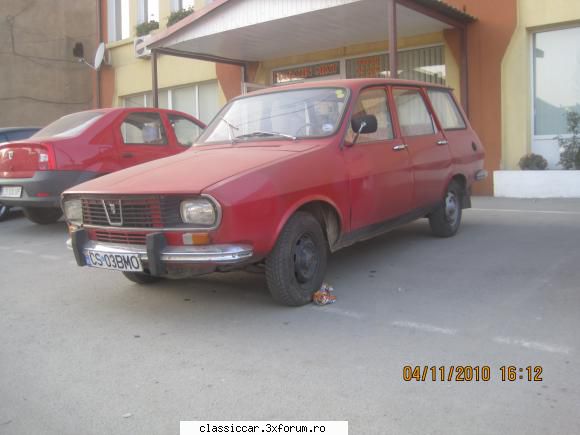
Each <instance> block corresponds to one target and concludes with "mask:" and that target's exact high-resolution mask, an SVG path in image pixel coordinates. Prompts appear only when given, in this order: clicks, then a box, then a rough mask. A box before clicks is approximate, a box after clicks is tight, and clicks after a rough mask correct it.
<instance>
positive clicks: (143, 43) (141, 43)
mask: <svg viewBox="0 0 580 435" xmlns="http://www.w3.org/2000/svg"><path fill="white" fill-rule="evenodd" d="M149 39H151V35H145V36H138V37H137V38H135V39H134V40H133V48H134V50H135V57H137V58H140V59H144V58H148V57H151V50H149V49H148V48H147V43H148V42H149Z"/></svg>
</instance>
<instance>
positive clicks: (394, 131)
mask: <svg viewBox="0 0 580 435" xmlns="http://www.w3.org/2000/svg"><path fill="white" fill-rule="evenodd" d="M389 88H390V86H388V85H370V86H365V87H364V88H361V89H360V90H359V92H358V95H357V97H356V99H353V102H352V107H351V109H350V114H349V116H348V125H347V126H346V130H345V133H344V141H345V142H348V143H350V142H349V141H348V139H347V137H348V134H349V131H350V130H351V126H352V117H353V115H354V109H355V108H356V105H357V103H358V101H359V98H360V97H361V95H363V94H364V93H365V92H367V91H373V90H382V91H383V92H384V93H385V104H386V106H387V115H388V117H389V121H390V123H391V133H392V135H393V137H391V138H385V139H376V140H372V141H368V142H361V141H360V137H362V135H361V136H360V137H359V139H358V140H357V143H356V145H357V146H358V145H359V144H360V145H369V144H375V143H377V142H388V141H393V140H395V139H397V137H398V131H397V126H395V121H394V118H393V115H392V110H391V109H392V107H391V96H390V89H389Z"/></svg>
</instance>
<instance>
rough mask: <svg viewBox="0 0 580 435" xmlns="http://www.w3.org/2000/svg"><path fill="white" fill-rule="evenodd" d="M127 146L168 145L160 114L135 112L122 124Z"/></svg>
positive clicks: (122, 132) (124, 140)
mask: <svg viewBox="0 0 580 435" xmlns="http://www.w3.org/2000/svg"><path fill="white" fill-rule="evenodd" d="M121 134H122V135H123V142H124V143H125V144H145V145H166V144H167V135H166V134H165V128H164V127H163V122H162V121H161V116H160V115H159V113H151V112H134V113H131V114H129V115H127V117H126V118H125V120H124V121H123V124H121Z"/></svg>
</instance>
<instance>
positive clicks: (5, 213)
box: [0, 202, 10, 222]
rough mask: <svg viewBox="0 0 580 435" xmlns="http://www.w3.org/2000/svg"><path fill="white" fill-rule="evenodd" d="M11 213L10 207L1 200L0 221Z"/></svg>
mask: <svg viewBox="0 0 580 435" xmlns="http://www.w3.org/2000/svg"><path fill="white" fill-rule="evenodd" d="M9 214H10V207H8V206H7V205H6V204H2V203H1V202H0V222H2V221H3V220H4V219H6V218H7V217H8V215H9Z"/></svg>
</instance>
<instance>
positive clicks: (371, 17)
mask: <svg viewBox="0 0 580 435" xmlns="http://www.w3.org/2000/svg"><path fill="white" fill-rule="evenodd" d="M114 1H115V0H108V1H107V3H111V2H113V3H114ZM119 1H123V0H119ZM126 1H129V0H126ZM130 2H131V4H133V5H134V6H135V7H136V9H135V10H136V11H139V7H138V6H139V5H138V0H130ZM170 3H174V2H170ZM161 4H163V2H162V1H161V2H160V5H161ZM163 7H164V8H165V9H163ZM163 7H161V6H160V10H166V11H167V10H168V9H167V7H168V6H167V5H165V6H163ZM169 7H171V5H170V6H169ZM195 7H196V10H195V13H194V14H192V15H190V16H188V17H186V18H184V19H183V20H182V21H181V22H179V23H178V24H176V25H174V26H172V27H170V28H165V29H163V25H162V26H161V27H162V29H160V30H159V31H157V32H155V33H154V34H153V35H152V37H151V38H150V39H149V40H148V41H147V47H148V48H149V49H151V50H153V53H154V55H155V56H156V57H157V60H156V61H155V62H152V61H151V60H150V61H149V62H143V61H141V60H135V59H131V56H130V54H131V50H130V48H131V46H130V44H129V42H127V41H125V42H121V43H112V44H110V48H111V50H110V51H111V54H112V65H113V69H114V70H115V79H114V82H115V92H113V93H111V94H112V95H113V99H112V100H111V103H112V104H115V105H121V104H132V102H133V100H132V99H133V98H137V100H139V102H141V101H144V102H145V103H147V104H150V101H149V100H148V99H147V98H148V97H147V96H146V95H145V94H146V93H148V92H151V91H153V90H154V88H155V85H157V87H158V89H159V94H158V104H159V105H160V106H162V107H164V106H167V105H169V104H170V103H169V102H173V101H174V100H175V97H174V94H175V91H174V90H173V89H174V88H175V89H178V88H179V87H180V86H182V85H183V86H186V85H187V86H198V85H196V84H198V83H202V84H203V83H213V84H214V85H213V86H215V88H214V89H216V90H215V92H216V93H217V99H218V106H219V105H221V104H223V103H224V102H225V101H226V100H228V99H231V98H233V97H235V96H237V95H240V94H242V93H244V92H250V91H252V90H254V89H258V88H261V87H267V86H276V85H278V84H282V83H289V82H292V81H296V80H300V81H310V80H322V79H327V78H328V79H331V78H355V77H393V76H394V75H396V76H398V77H399V78H409V79H418V80H424V81H427V82H433V83H441V84H445V85H447V86H450V87H452V88H454V90H455V93H456V95H457V96H458V98H459V99H460V100H461V101H462V104H463V105H464V108H465V109H466V110H467V111H468V113H469V117H470V120H471V123H472V125H473V126H474V128H475V129H476V131H477V132H478V133H479V135H480V137H481V139H482V141H483V143H484V145H485V147H486V153H487V155H486V163H485V166H486V169H487V170H488V171H489V172H490V174H491V173H493V172H494V171H498V170H501V169H508V170H511V169H517V165H518V161H519V159H520V158H521V157H522V156H523V155H525V154H526V153H530V152H535V153H539V154H542V155H543V156H544V157H545V158H546V159H547V160H548V163H549V166H550V168H557V167H558V160H559V146H558V141H557V140H556V139H555V138H556V136H558V135H560V136H566V135H567V134H569V132H568V131H567V125H566V114H567V113H568V112H569V111H578V110H580V82H579V79H578V77H580V2H576V1H569V0H550V1H548V0H486V1H481V0H445V1H444V2H442V1H439V0H305V1H300V2H297V1H291V0H278V1H268V0H214V1H212V2H197V3H196V5H195ZM169 10H170V9H169ZM132 16H133V19H137V18H135V17H137V15H135V14H133V15H132ZM117 53H118V54H117ZM155 56H154V57H155ZM200 59H203V61H202V60H200ZM207 61H210V62H207ZM212 62H214V63H212ZM152 63H155V64H156V65H157V68H156V72H154V73H152V72H151V71H152V70H153V65H151V64H152ZM168 92H169V94H168ZM196 92H199V90H197V91H196ZM143 95H145V96H143ZM137 100H135V103H136V102H137ZM153 100H154V98H153V96H151V103H152V102H153ZM190 101H191V100H190ZM196 101H198V102H200V101H201V100H199V98H198V100H196ZM177 108H179V107H177ZM186 111H190V110H186ZM211 112H212V113H213V112H214V109H212V110H211ZM190 113H191V111H190ZM193 113H194V114H195V112H193ZM202 119H203V118H202ZM204 120H206V121H207V120H208V118H205V119H204ZM477 189H478V190H477V191H476V193H478V194H492V193H493V190H494V189H493V177H489V178H488V179H487V180H486V181H485V182H484V183H481V184H480V186H478V188H477Z"/></svg>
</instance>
